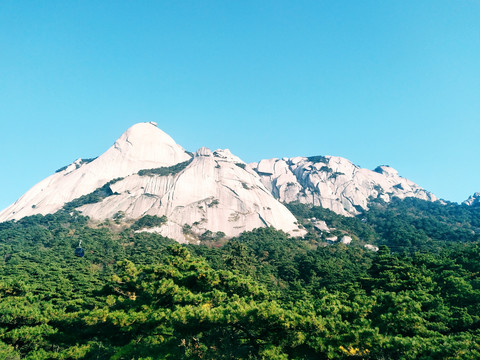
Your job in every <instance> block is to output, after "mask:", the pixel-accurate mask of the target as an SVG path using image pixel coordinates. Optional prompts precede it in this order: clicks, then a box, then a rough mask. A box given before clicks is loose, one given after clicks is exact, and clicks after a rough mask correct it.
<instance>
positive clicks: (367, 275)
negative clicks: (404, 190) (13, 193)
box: [0, 200, 480, 360]
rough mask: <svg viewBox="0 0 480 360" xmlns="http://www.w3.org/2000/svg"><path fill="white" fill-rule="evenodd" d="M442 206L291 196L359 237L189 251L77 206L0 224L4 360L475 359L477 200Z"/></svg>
mask: <svg viewBox="0 0 480 360" xmlns="http://www.w3.org/2000/svg"><path fill="white" fill-rule="evenodd" d="M437 205H438V204H432V205H429V204H424V203H422V202H418V203H417V202H415V201H414V202H411V201H410V200H407V201H405V200H404V201H395V202H393V203H392V204H391V205H386V204H378V208H372V209H371V210H370V211H369V212H367V213H366V214H363V215H362V217H360V218H345V217H342V216H339V215H337V214H334V213H332V212H329V211H327V210H325V209H320V208H316V207H306V206H301V205H298V204H292V205H289V207H290V208H291V209H293V210H294V211H295V212H296V214H297V216H299V221H301V222H304V223H305V224H306V225H308V221H309V220H308V219H311V218H313V217H315V218H317V219H322V220H324V221H326V222H327V224H328V226H329V227H330V228H332V227H336V229H337V230H338V231H343V232H345V233H350V234H352V236H353V237H355V240H354V241H353V242H352V244H351V245H349V246H346V245H344V244H341V243H337V244H333V245H329V246H324V243H323V242H322V239H321V237H320V236H319V235H318V234H316V233H315V230H314V229H313V228H311V229H309V230H310V234H309V235H308V236H306V237H305V238H304V239H292V238H291V237H289V236H288V235H286V234H285V233H283V232H281V231H276V230H274V229H272V228H263V229H256V230H254V231H251V232H245V233H243V234H241V235H240V236H239V237H237V238H234V239H231V240H230V241H229V242H227V243H226V244H225V245H224V246H222V247H215V246H211V247H207V246H204V245H199V246H193V245H188V246H181V245H178V244H177V243H175V242H174V241H172V240H169V239H167V238H164V237H162V236H160V235H156V234H149V233H137V232H135V231H134V230H133V229H131V228H125V230H123V231H122V232H118V231H115V232H114V231H112V230H111V229H110V228H108V227H106V226H99V227H97V228H92V227H89V226H88V224H89V223H88V219H87V218H85V217H82V216H80V215H79V214H78V213H76V212H75V211H71V212H69V213H67V212H59V213H57V214H55V215H47V216H41V215H35V216H31V217H27V218H23V219H21V220H20V221H17V222H13V221H10V222H5V223H0V358H2V359H35V360H41V359H298V360H300V359H302V360H305V359H347V358H350V357H354V358H360V359H478V358H480V277H479V274H480V242H479V241H478V236H477V237H475V236H473V234H471V232H470V233H469V232H468V231H466V230H471V231H474V232H475V234H477V230H478V227H477V226H478V222H479V218H478V216H477V215H478V214H477V211H478V209H474V208H466V207H461V206H458V205H457V206H453V205H447V206H446V207H444V208H440V207H437ZM160 219H161V218H160ZM362 220H363V221H362ZM145 221H147V220H145ZM442 224H443V225H442ZM448 229H450V230H448ZM447 230H448V231H447ZM402 234H404V235H405V238H406V239H407V240H408V241H403V242H401V241H400V242H399V238H400V237H401V235H402ZM469 234H470V235H469ZM410 235H412V236H410ZM467 235H468V236H467ZM389 236H392V237H389ZM80 240H82V245H83V247H84V249H85V257H84V258H77V257H75V256H74V254H73V252H74V249H75V247H76V246H77V244H78V242H79V241H80ZM367 240H368V241H369V242H376V243H377V244H388V243H391V244H398V245H399V246H398V247H397V248H395V249H394V248H392V249H393V250H394V251H392V249H389V248H388V247H386V246H384V245H382V246H381V247H380V250H379V251H378V252H376V253H375V252H373V251H369V250H367V249H365V248H364V247H363V246H362V245H361V244H362V242H364V241H367ZM409 247H413V248H414V249H416V250H418V251H410V248H409Z"/></svg>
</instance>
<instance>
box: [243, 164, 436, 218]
mask: <svg viewBox="0 0 480 360" xmlns="http://www.w3.org/2000/svg"><path fill="white" fill-rule="evenodd" d="M249 167H250V168H251V169H252V170H254V171H256V172H257V173H258V174H259V175H260V177H261V179H262V183H263V184H264V185H265V187H266V188H267V189H269V190H270V191H271V193H272V194H273V195H274V196H275V198H277V199H278V200H280V201H281V202H286V203H289V202H293V201H299V202H301V203H306V204H313V205H318V206H322V207H324V208H328V209H330V210H333V211H335V212H336V213H338V214H341V215H346V216H349V215H356V214H358V213H359V212H361V211H363V210H367V209H368V204H369V202H370V201H371V200H373V199H376V198H380V199H382V200H384V201H386V202H388V201H390V200H391V199H392V197H399V198H405V197H416V198H420V199H424V200H429V201H435V200H437V199H436V197H435V196H434V195H433V194H431V193H429V192H428V191H426V190H424V189H422V188H421V187H420V186H418V185H417V184H415V183H414V182H412V181H410V180H408V179H405V178H403V177H401V176H399V175H398V172H397V171H396V170H395V169H393V168H391V167H389V166H379V167H377V168H376V169H375V170H374V171H372V170H368V169H362V168H360V167H358V166H356V165H354V164H353V163H352V162H350V161H349V160H347V159H344V158H341V157H337V156H313V157H308V158H307V157H295V158H283V159H269V160H261V161H260V162H258V163H252V164H249Z"/></svg>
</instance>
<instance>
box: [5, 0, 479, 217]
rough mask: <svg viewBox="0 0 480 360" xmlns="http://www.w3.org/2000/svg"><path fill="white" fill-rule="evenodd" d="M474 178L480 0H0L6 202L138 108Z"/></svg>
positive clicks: (442, 175)
mask: <svg viewBox="0 0 480 360" xmlns="http://www.w3.org/2000/svg"><path fill="white" fill-rule="evenodd" d="M141 121H156V122H158V124H159V127H160V128H161V129H163V130H164V131H165V132H167V133H169V134H170V135H171V136H172V137H173V138H174V139H175V140H176V141H177V142H178V143H179V144H180V145H182V146H183V147H185V148H186V149H187V150H191V151H194V150H196V149H197V148H199V147H201V146H207V147H210V148H230V149H231V151H232V152H233V153H234V154H236V155H238V156H240V157H241V158H242V159H244V160H245V161H247V162H252V161H256V160H259V159H262V158H272V157H283V156H289V157H290V156H310V155H338V156H343V157H346V158H348V159H350V160H351V161H353V162H354V163H356V164H358V165H360V166H362V167H367V168H371V169H372V168H375V167H376V166H377V165H380V164H389V165H391V166H393V167H394V168H396V169H397V170H399V172H400V174H401V175H402V176H404V177H407V178H409V179H411V180H413V181H415V182H416V183H418V184H419V185H420V186H422V187H424V188H426V189H427V190H430V191H432V192H433V193H434V194H436V195H437V196H439V197H441V198H444V199H447V200H451V201H463V200H465V199H466V198H467V197H468V196H469V195H470V194H472V193H473V192H475V191H480V143H479V136H480V2H479V1H475V0H455V1H453V0H450V1H442V0H434V1H414V0H412V1H403V0H402V1H338V0H331V1H320V0H317V1H279V0H274V1H263V0H262V1H243V0H242V1H224V0H219V1H73V0H69V1H8V0H5V1H0V134H1V141H0V152H1V157H0V171H1V176H0V208H2V209H3V208H4V207H6V206H7V205H9V204H10V203H12V202H13V201H15V200H16V198H18V197H19V196H20V195H22V194H23V193H24V192H25V191H26V190H28V189H29V188H30V187H31V186H33V185H34V184H35V183H37V182H38V181H40V180H42V179H43V178H45V177H47V176H48V175H50V174H51V173H53V171H55V170H56V169H58V168H60V167H62V166H63V165H66V164H68V163H70V162H72V161H73V160H75V159H76V158H78V157H83V158H89V157H94V156H97V155H100V154H101V153H102V152H104V151H105V150H106V149H107V148H108V147H109V146H111V145H112V144H113V142H114V141H115V140H116V138H118V137H119V136H120V135H121V134H122V133H123V131H125V130H126V129H127V128H128V127H129V126H131V125H132V124H134V123H136V122H141Z"/></svg>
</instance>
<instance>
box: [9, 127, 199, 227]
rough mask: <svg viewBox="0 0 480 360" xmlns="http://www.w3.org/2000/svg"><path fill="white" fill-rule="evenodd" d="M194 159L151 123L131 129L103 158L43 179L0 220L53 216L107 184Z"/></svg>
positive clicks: (80, 163)
mask: <svg viewBox="0 0 480 360" xmlns="http://www.w3.org/2000/svg"><path fill="white" fill-rule="evenodd" d="M190 158H191V156H190V155H189V154H187V152H186V151H185V150H184V149H183V148H182V147H181V146H180V145H177V144H176V143H175V141H174V140H173V139H172V138H171V137H170V136H168V135H167V134H166V133H164V132H163V131H162V130H160V129H159V128H157V127H156V125H154V124H152V123H139V124H136V125H133V126H132V127H130V128H129V129H128V130H127V131H126V132H125V133H124V134H123V135H122V136H121V137H120V138H119V139H118V140H117V141H116V142H115V144H113V146H112V147H111V148H110V149H108V150H107V151H106V152H105V153H104V154H103V155H101V156H99V157H98V158H96V159H94V160H93V161H90V162H86V161H82V160H81V159H78V160H76V161H75V162H74V163H72V164H71V165H69V166H67V167H66V168H64V169H62V170H61V171H58V172H56V173H55V174H53V175H51V176H49V177H48V178H46V179H44V180H43V181H41V182H40V183H38V184H37V185H35V186H34V187H32V188H31V189H30V190H28V191H27V192H26V193H25V194H24V195H23V196H22V197H21V198H20V199H18V200H17V201H16V202H15V203H14V204H12V205H10V206H9V207H8V208H6V209H5V210H3V211H2V212H0V221H6V220H11V219H20V218H22V217H25V216H29V215H35V214H43V215H45V214H49V213H54V212H56V211H58V210H59V209H61V208H62V206H63V205H64V204H65V203H66V202H69V201H71V200H73V199H75V198H78V197H80V196H82V195H86V194H89V193H91V192H92V191H94V190H95V189H97V188H99V187H101V186H102V185H104V184H105V183H107V182H108V181H110V180H112V179H115V178H119V177H125V176H128V175H131V174H134V173H136V172H138V171H139V170H140V169H148V168H155V167H162V166H171V165H174V164H177V163H179V162H182V161H186V160H188V159H190Z"/></svg>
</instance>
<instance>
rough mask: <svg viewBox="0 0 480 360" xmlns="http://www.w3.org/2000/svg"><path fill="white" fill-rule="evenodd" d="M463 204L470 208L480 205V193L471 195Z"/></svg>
mask: <svg viewBox="0 0 480 360" xmlns="http://www.w3.org/2000/svg"><path fill="white" fill-rule="evenodd" d="M463 204H464V205H469V206H474V205H480V192H476V193H475V194H473V195H471V196H470V197H469V198H468V199H467V200H465V201H464V202H463Z"/></svg>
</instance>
